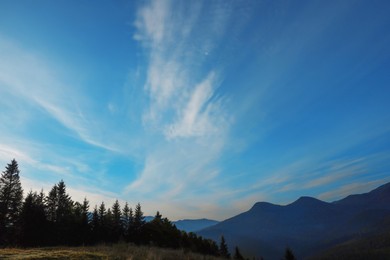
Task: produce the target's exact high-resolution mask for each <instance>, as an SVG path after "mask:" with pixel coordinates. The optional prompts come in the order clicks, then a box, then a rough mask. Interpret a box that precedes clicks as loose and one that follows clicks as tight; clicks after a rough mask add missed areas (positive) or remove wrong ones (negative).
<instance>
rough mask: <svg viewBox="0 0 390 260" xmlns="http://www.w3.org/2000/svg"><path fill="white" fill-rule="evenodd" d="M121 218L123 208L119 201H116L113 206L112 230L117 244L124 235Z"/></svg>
mask: <svg viewBox="0 0 390 260" xmlns="http://www.w3.org/2000/svg"><path fill="white" fill-rule="evenodd" d="M121 217H122V214H121V207H120V205H119V202H118V200H116V201H115V203H114V205H112V229H113V240H114V242H117V241H118V240H119V239H120V237H121V235H122V233H123V231H122V220H121Z"/></svg>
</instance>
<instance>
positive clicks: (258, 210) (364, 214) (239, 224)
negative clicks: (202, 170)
mask: <svg viewBox="0 0 390 260" xmlns="http://www.w3.org/2000/svg"><path fill="white" fill-rule="evenodd" d="M389 216H390V183H388V184H385V185H383V186H381V187H379V188H377V189H375V190H373V191H371V192H369V193H365V194H358V195H350V196H348V197H346V198H344V199H342V200H339V201H335V202H332V203H328V202H324V201H321V200H318V199H315V198H311V197H301V198H299V199H298V200H296V201H295V202H293V203H291V204H289V205H286V206H280V205H275V204H271V203H267V202H258V203H256V204H255V205H254V206H253V207H252V208H251V209H250V210H248V211H247V212H244V213H241V214H239V215H237V216H235V217H232V218H229V219H227V220H225V221H222V222H220V223H218V224H216V225H214V226H211V227H208V228H205V229H203V230H201V231H199V232H197V233H198V234H199V235H201V236H203V237H206V238H211V239H214V240H216V241H219V240H220V236H221V235H224V237H225V239H226V241H227V243H228V245H229V247H230V249H231V251H232V250H233V248H234V247H235V246H239V247H240V249H241V250H242V251H243V252H244V253H245V254H246V255H247V256H255V255H256V256H260V255H261V256H263V257H264V258H265V259H278V258H280V257H281V256H282V255H283V252H284V249H285V248H286V247H287V246H288V247H290V248H292V249H293V251H294V254H295V255H296V256H297V258H298V259H301V258H306V257H308V256H310V255H314V254H317V253H318V252H320V251H324V250H326V249H328V248H331V247H333V246H336V245H338V244H340V243H342V242H345V241H348V240H351V239H354V238H356V237H363V236H365V235H372V234H375V233H377V232H379V231H380V230H381V229H382V228H383V227H384V225H388V226H389V227H390V223H388V222H383V221H384V219H386V218H388V217H389ZM385 223H387V224H385Z"/></svg>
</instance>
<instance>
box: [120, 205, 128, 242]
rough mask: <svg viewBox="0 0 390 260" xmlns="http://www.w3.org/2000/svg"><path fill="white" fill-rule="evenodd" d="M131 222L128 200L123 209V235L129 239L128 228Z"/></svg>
mask: <svg viewBox="0 0 390 260" xmlns="http://www.w3.org/2000/svg"><path fill="white" fill-rule="evenodd" d="M129 223H130V208H129V204H128V203H127V202H126V203H125V206H124V207H123V210H122V231H123V237H124V238H125V239H126V240H128V230H129Z"/></svg>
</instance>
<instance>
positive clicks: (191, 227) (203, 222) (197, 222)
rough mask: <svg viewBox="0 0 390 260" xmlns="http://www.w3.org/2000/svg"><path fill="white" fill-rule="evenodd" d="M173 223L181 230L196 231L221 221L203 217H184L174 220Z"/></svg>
mask: <svg viewBox="0 0 390 260" xmlns="http://www.w3.org/2000/svg"><path fill="white" fill-rule="evenodd" d="M173 223H174V224H175V225H176V227H177V228H178V229H180V230H183V231H186V232H196V231H199V230H201V229H205V228H208V227H211V226H214V225H216V224H218V223H219V221H216V220H211V219H206V218H202V219H183V220H178V221H174V222H173Z"/></svg>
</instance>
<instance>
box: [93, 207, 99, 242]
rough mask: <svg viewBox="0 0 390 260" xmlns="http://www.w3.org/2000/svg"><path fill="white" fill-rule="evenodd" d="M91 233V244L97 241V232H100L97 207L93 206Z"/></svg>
mask: <svg viewBox="0 0 390 260" xmlns="http://www.w3.org/2000/svg"><path fill="white" fill-rule="evenodd" d="M91 231H92V237H91V242H92V243H96V242H97V241H99V232H100V220H99V211H98V208H97V206H95V208H94V209H93V213H92V220H91Z"/></svg>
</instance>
